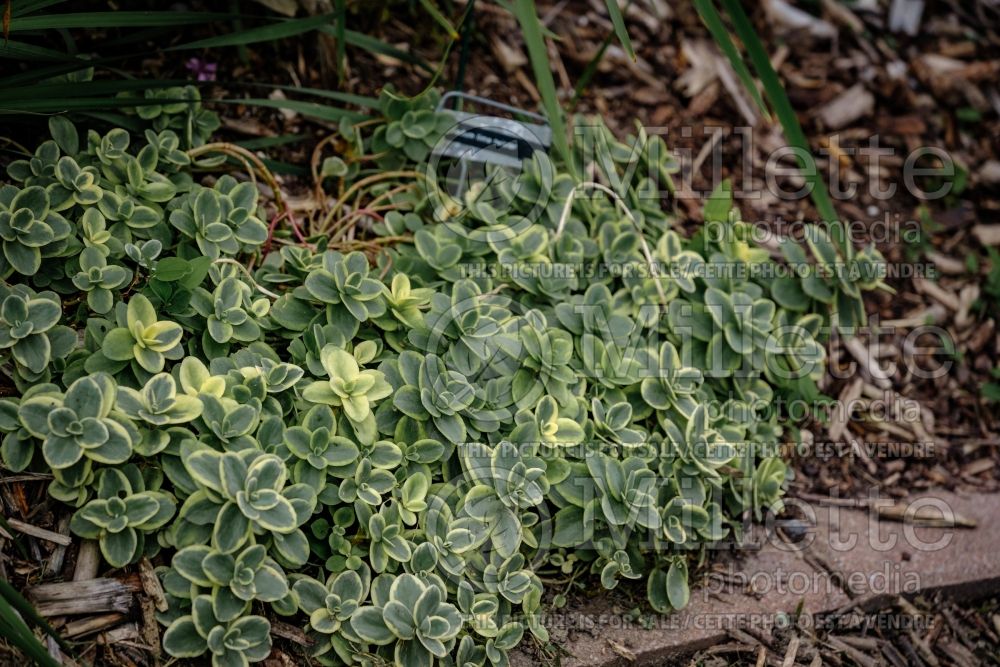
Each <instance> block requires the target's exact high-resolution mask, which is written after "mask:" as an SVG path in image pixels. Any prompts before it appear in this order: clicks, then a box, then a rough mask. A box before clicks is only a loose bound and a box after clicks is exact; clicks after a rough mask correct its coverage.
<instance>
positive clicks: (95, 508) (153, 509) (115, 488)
mask: <svg viewBox="0 0 1000 667" xmlns="http://www.w3.org/2000/svg"><path fill="white" fill-rule="evenodd" d="M176 509H177V503H176V501H175V500H174V498H173V496H171V495H169V494H167V493H164V492H162V491H144V490H142V489H137V488H133V485H132V483H131V482H130V481H129V479H128V477H126V476H125V475H124V474H123V473H122V472H119V471H117V470H114V469H111V468H105V469H103V470H101V472H100V475H99V476H98V482H97V497H96V498H95V499H93V500H91V501H90V502H88V503H87V504H86V505H84V506H83V507H81V508H80V509H79V510H77V511H76V513H75V514H74V515H73V518H72V520H71V521H70V529H71V530H72V531H73V532H74V533H76V534H77V535H79V536H81V537H85V538H87V539H91V540H97V542H98V545H99V546H100V549H101V554H102V555H103V556H104V559H105V560H106V561H108V563H109V564H110V565H112V566H113V567H125V566H126V565H128V564H129V563H131V562H133V561H135V560H136V559H137V558H138V557H139V556H140V555H141V554H142V553H143V543H144V540H143V536H144V535H145V534H147V533H151V532H154V531H156V530H158V529H159V528H162V527H163V526H164V525H166V523H167V522H168V521H170V519H171V518H173V516H174V512H175V511H176Z"/></svg>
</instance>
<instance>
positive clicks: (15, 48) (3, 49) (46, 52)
mask: <svg viewBox="0 0 1000 667" xmlns="http://www.w3.org/2000/svg"><path fill="white" fill-rule="evenodd" d="M0 58H10V59H12V60H28V61H33V62H38V61H42V62H65V61H67V60H71V59H72V56H68V55H66V54H65V53H63V52H62V51H56V50H55V49H47V48H45V47H44V46H35V45H34V44H27V43H25V42H18V41H15V40H8V41H6V42H2V43H0Z"/></svg>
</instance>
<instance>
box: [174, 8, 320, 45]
mask: <svg viewBox="0 0 1000 667" xmlns="http://www.w3.org/2000/svg"><path fill="white" fill-rule="evenodd" d="M334 17H335V14H321V15H320V16H310V17H308V18H302V19H289V20H282V21H275V22H274V23H272V24H270V25H265V26H260V27H258V28H249V29H247V30H240V31H238V32H235V33H232V34H229V35H219V36H218V37H207V38H205V39H199V40H196V41H193V42H186V43H184V44H178V45H177V46H170V47H167V48H165V49H164V51H179V50H184V49H187V50H190V49H212V48H218V47H220V46H246V45H247V44H256V43H258V42H273V41H276V40H279V39H285V38H286V37H294V36H296V35H301V34H303V33H306V32H309V31H311V30H315V29H317V28H319V27H320V26H324V25H329V24H330V23H333V19H334Z"/></svg>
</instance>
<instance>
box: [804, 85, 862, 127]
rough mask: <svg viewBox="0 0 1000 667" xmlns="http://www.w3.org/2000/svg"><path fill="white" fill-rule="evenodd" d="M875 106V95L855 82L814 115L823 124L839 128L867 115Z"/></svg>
mask: <svg viewBox="0 0 1000 667" xmlns="http://www.w3.org/2000/svg"><path fill="white" fill-rule="evenodd" d="M874 108H875V96H874V95H872V94H871V93H870V92H869V91H868V89H867V88H865V85H864V84H863V83H857V84H855V85H853V86H851V87H850V88H848V89H847V90H845V91H844V92H842V93H841V94H840V95H837V96H836V97H835V98H833V99H832V100H830V101H829V102H827V103H826V104H825V105H824V106H823V108H822V109H820V110H819V111H818V112H817V113H816V115H817V117H819V119H820V120H821V121H823V125H825V126H826V127H828V128H830V129H832V130H839V129H840V128H842V127H846V126H848V125H850V124H851V123H853V122H854V121H856V120H858V119H859V118H862V117H864V116H867V115H869V114H870V113H871V112H872V110H873V109H874Z"/></svg>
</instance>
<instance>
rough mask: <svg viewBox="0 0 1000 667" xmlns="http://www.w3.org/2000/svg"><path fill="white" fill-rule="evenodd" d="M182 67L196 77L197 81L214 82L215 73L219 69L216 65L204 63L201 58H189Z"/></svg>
mask: <svg viewBox="0 0 1000 667" xmlns="http://www.w3.org/2000/svg"><path fill="white" fill-rule="evenodd" d="M184 66H185V67H187V68H188V69H189V70H191V73H192V74H195V75H197V77H198V80H199V81H215V72H216V70H217V69H218V68H219V66H218V65H217V64H215V63H210V62H205V61H204V60H202V59H201V58H191V59H190V60H188V61H187V62H186V63H184Z"/></svg>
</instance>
